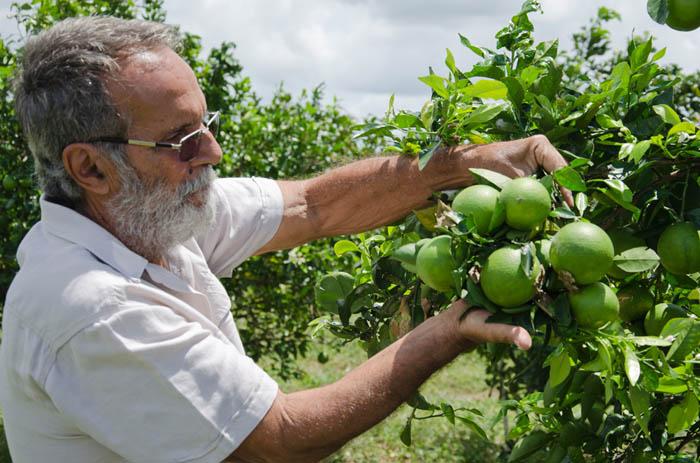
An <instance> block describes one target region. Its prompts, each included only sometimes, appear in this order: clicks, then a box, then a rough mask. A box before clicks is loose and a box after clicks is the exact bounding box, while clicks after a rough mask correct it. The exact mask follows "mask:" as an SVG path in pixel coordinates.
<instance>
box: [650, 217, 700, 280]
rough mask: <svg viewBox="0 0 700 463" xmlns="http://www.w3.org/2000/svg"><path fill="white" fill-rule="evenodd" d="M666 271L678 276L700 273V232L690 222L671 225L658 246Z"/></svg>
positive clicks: (661, 237)
mask: <svg viewBox="0 0 700 463" xmlns="http://www.w3.org/2000/svg"><path fill="white" fill-rule="evenodd" d="M656 252H657V253H658V254H659V258H661V264H662V265H663V266H664V268H665V269H666V270H668V271H669V272H671V273H675V274H677V275H686V274H688V273H695V272H697V271H700V232H698V230H697V229H696V228H695V225H693V224H692V223H690V222H680V223H674V224H673V225H669V226H668V227H667V228H666V229H665V230H664V231H663V233H661V236H660V237H659V243H658V244H657V245H656Z"/></svg>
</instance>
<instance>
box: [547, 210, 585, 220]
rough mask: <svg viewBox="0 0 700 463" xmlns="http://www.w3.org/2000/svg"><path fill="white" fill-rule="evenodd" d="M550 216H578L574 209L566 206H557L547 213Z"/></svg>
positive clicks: (565, 217)
mask: <svg viewBox="0 0 700 463" xmlns="http://www.w3.org/2000/svg"><path fill="white" fill-rule="evenodd" d="M549 216H550V217H556V218H559V219H567V220H572V219H575V218H576V217H578V216H577V215H576V213H575V212H574V211H572V210H571V209H569V208H568V207H557V208H556V209H554V210H553V211H552V212H550V213H549Z"/></svg>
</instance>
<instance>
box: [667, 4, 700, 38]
mask: <svg viewBox="0 0 700 463" xmlns="http://www.w3.org/2000/svg"><path fill="white" fill-rule="evenodd" d="M666 25H667V26H668V27H670V28H671V29H675V30H677V31H692V30H693V29H697V28H698V27H700V1H698V0H668V17H667V18H666Z"/></svg>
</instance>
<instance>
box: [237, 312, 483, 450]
mask: <svg viewBox="0 0 700 463" xmlns="http://www.w3.org/2000/svg"><path fill="white" fill-rule="evenodd" d="M460 313H461V312H460V311H459V310H455V309H452V310H448V311H446V312H443V313H441V314H439V315H438V316H435V317H432V318H430V319H428V320H426V321H425V322H424V323H422V324H421V325H419V326H418V327H417V328H416V329H414V330H413V331H411V332H409V333H408V334H407V335H406V336H404V337H403V338H401V339H399V340H398V341H396V342H395V343H393V344H392V345H391V346H389V347H387V348H386V349H384V350H383V351H381V352H379V353H378V354H376V355H375V356H374V357H372V358H370V359H369V360H368V361H366V362H365V363H363V364H362V365H360V366H359V367H357V368H356V369H354V370H353V371H351V372H350V373H349V374H347V375H346V376H345V377H343V378H342V379H341V380H339V381H337V382H335V383H333V384H330V385H328V386H324V387H320V388H316V389H311V390H307V391H300V392H295V393H292V394H288V395H283V394H281V395H280V396H279V397H278V400H277V401H276V403H275V405H273V408H272V410H271V411H270V412H269V413H268V416H266V417H265V420H264V422H263V423H264V429H265V431H266V432H264V433H259V434H257V435H256V434H254V435H253V436H252V437H253V440H252V441H250V442H246V443H245V445H246V446H249V447H247V448H250V449H254V448H258V449H259V448H260V447H256V445H264V446H265V448H267V449H268V450H269V451H270V452H271V454H270V455H268V456H267V457H265V458H262V459H261V461H278V460H277V459H278V458H279V461H285V462H292V461H318V460H319V459H321V458H323V457H325V456H327V455H328V454H330V453H332V452H334V451H335V450H337V449H338V448H340V447H341V446H342V445H343V444H345V443H346V442H347V441H348V440H350V439H352V438H353V437H355V436H357V435H358V434H360V433H362V432H364V431H366V430H367V429H369V428H371V427H372V426H374V425H375V424H377V423H378V422H380V421H381V420H383V419H384V418H385V417H386V416H388V415H389V414H390V413H391V412H392V411H394V410H395V409H396V408H397V407H398V406H399V405H400V404H402V403H403V402H404V401H406V399H408V398H409V397H410V396H411V395H412V394H413V393H414V392H415V391H416V390H417V389H418V387H419V386H420V385H421V384H422V383H423V382H424V381H425V380H426V379H428V377H430V375H431V374H432V373H434V372H435V371H437V370H438V369H439V368H441V367H442V366H444V365H446V364H447V363H449V362H450V361H451V360H453V359H454V358H455V357H456V356H457V355H458V354H459V353H460V352H462V351H464V349H466V348H467V347H468V346H469V345H470V344H468V343H467V342H466V341H465V340H464V338H463V337H461V336H460V335H459V333H458V332H457V326H458V325H459V321H458V317H459V314H460ZM262 430H263V429H260V431H262ZM256 431H257V430H256ZM273 441H274V442H273ZM274 449H276V452H277V453H275V450H274ZM241 451H242V452H243V453H245V451H246V449H245V448H244V449H241ZM241 456H243V455H241ZM243 461H255V460H246V459H245V458H243Z"/></svg>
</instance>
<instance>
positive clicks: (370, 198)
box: [258, 135, 573, 254]
mask: <svg viewBox="0 0 700 463" xmlns="http://www.w3.org/2000/svg"><path fill="white" fill-rule="evenodd" d="M565 165H566V161H564V158H562V157H561V155H560V154H559V153H558V152H557V150H556V149H555V148H554V147H553V146H552V145H551V144H550V143H549V141H548V140H547V138H545V137H544V136H541V135H539V136H534V137H530V138H526V139H522V140H515V141H509V142H499V143H492V144H489V145H465V146H458V147H453V148H448V149H444V150H443V151H441V152H439V153H438V154H437V155H436V156H435V157H434V158H433V159H431V161H430V162H429V163H428V165H427V166H426V167H425V169H424V170H423V171H419V169H418V160H417V159H416V158H409V157H406V156H392V157H377V158H370V159H363V160H360V161H356V162H353V163H351V164H348V165H346V166H343V167H339V168H337V169H334V170H331V171H329V172H326V173H324V174H322V175H320V176H318V177H314V178H311V179H308V180H300V181H280V182H279V185H280V189H281V190H282V195H283V197H284V202H285V211H284V217H283V219H282V223H281V224H280V228H279V230H278V232H277V234H276V235H275V236H274V237H273V239H272V240H271V241H270V242H269V243H268V244H267V245H265V247H263V248H262V249H261V250H260V251H258V253H259V254H262V253H265V252H269V251H274V250H278V249H286V248H291V247H294V246H297V245H299V244H302V243H306V242H308V241H311V240H314V239H317V238H322V237H326V236H337V235H344V234H353V233H358V232H361V231H365V230H371V229H373V228H377V227H380V226H382V225H386V224H388V223H391V222H394V221H396V220H398V219H400V218H402V217H405V216H406V215H407V214H409V213H410V212H411V211H412V210H414V209H417V208H421V207H425V206H428V205H429V204H430V196H431V194H432V193H433V192H434V191H439V190H444V189H449V188H458V187H463V186H466V185H470V184H471V183H473V179H472V176H471V174H470V173H469V168H472V167H480V168H486V169H491V170H495V171H497V172H500V173H502V174H505V175H508V176H509V177H518V176H523V175H530V174H532V173H534V172H536V171H537V169H538V168H544V169H545V170H546V171H548V172H551V171H554V170H556V169H558V168H561V167H564V166H565ZM562 192H563V194H564V197H565V199H566V200H567V202H569V203H571V204H572V203H573V201H572V200H571V194H570V193H569V192H568V191H562Z"/></svg>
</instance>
